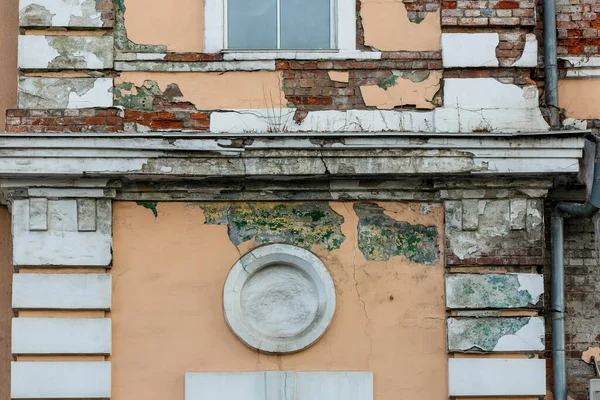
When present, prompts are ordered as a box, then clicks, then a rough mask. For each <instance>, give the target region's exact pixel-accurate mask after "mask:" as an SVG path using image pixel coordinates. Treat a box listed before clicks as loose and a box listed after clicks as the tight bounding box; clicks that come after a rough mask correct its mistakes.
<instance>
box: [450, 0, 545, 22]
mask: <svg viewBox="0 0 600 400" xmlns="http://www.w3.org/2000/svg"><path fill="white" fill-rule="evenodd" d="M535 24H536V21H535V1H529V0H519V1H517V0H456V1H455V0H448V1H443V2H442V26H472V27H478V26H479V27H485V26H498V27H503V26H535Z"/></svg>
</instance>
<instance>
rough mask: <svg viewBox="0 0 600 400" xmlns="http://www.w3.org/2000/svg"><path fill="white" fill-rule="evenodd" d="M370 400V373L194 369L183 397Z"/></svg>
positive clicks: (188, 399) (193, 399)
mask: <svg viewBox="0 0 600 400" xmlns="http://www.w3.org/2000/svg"><path fill="white" fill-rule="evenodd" d="M286 399H287V400H289V399H294V400H373V374H372V373H371V372H294V371H270V372H197V373H186V374H185V400H286Z"/></svg>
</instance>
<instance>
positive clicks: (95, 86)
mask: <svg viewBox="0 0 600 400" xmlns="http://www.w3.org/2000/svg"><path fill="white" fill-rule="evenodd" d="M112 89H113V79H112V78H46V77H35V76H26V77H21V78H19V91H18V97H19V108H51V109H57V108H89V107H112V105H113V95H112Z"/></svg>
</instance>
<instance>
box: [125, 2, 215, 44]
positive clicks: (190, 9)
mask: <svg viewBox="0 0 600 400" xmlns="http://www.w3.org/2000/svg"><path fill="white" fill-rule="evenodd" d="M124 4H125V7H126V8H127V11H126V12H125V27H126V28H127V37H128V38H129V40H131V41H133V42H134V43H138V44H152V45H164V46H167V50H169V51H178V52H202V49H203V48H204V34H203V27H204V1H203V0H169V1H165V0H124ZM158 27H160V28H158Z"/></svg>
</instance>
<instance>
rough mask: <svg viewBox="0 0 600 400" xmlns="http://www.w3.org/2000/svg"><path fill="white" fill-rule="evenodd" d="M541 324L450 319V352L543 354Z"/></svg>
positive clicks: (538, 320)
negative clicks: (535, 352) (536, 352)
mask: <svg viewBox="0 0 600 400" xmlns="http://www.w3.org/2000/svg"><path fill="white" fill-rule="evenodd" d="M543 340H544V321H543V319H542V318H539V317H517V318H487V317H484V318H449V319H448V348H449V351H471V350H480V351H484V352H492V351H493V352H501V351H507V352H511V351H542V350H544V342H543Z"/></svg>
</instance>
